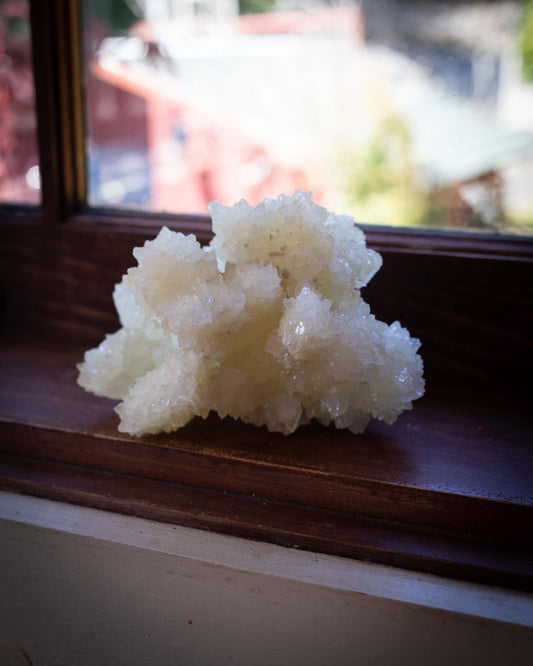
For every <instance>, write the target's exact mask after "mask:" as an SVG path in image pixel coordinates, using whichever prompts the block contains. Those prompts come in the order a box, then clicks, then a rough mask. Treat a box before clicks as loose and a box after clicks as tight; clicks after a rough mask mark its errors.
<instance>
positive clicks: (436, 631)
mask: <svg viewBox="0 0 533 666" xmlns="http://www.w3.org/2000/svg"><path fill="white" fill-rule="evenodd" d="M0 601H1V603H0V641H1V640H2V639H3V640H4V643H1V642H0V665H1V666H15V665H16V664H23V663H24V661H20V659H21V658H22V659H23V657H21V653H20V652H19V653H18V654H15V653H16V649H15V647H14V646H19V647H20V648H22V650H23V651H24V652H25V653H26V654H27V655H28V657H29V659H30V662H31V663H32V664H34V665H35V666H36V665H47V666H48V665H54V666H55V665H61V666H63V665H65V666H85V665H87V666H107V665H109V666H115V665H118V666H122V665H132V666H137V665H139V666H142V665H145V664H146V665H147V666H148V665H149V666H158V665H159V664H184V665H191V666H195V665H197V664H198V665H204V664H205V665H213V666H219V665H220V664H239V665H242V666H254V665H261V666H262V665H265V666H285V665H287V666H299V665H302V666H313V665H316V666H340V665H344V664H350V665H353V664H361V665H364V666H372V665H379V666H382V665H388V664H391V665H394V666H402V665H403V664H409V665H415V666H418V665H424V666H425V665H430V666H439V665H441V664H442V665H444V664H453V665H454V666H461V665H462V664H465V665H468V666H477V665H478V664H483V665H491V664H499V665H500V664H501V665H505V666H520V665H522V664H524V665H525V664H527V665H528V666H529V665H530V664H531V663H532V655H533V596H532V595H526V594H522V593H518V592H507V591H503V590H499V589H496V588H488V587H484V586H479V585H472V584H466V583H459V582H456V581H450V580H445V579H442V578H438V577H434V576H427V575H419V574H415V573H411V572H406V571H401V570H397V569H392V568H389V567H382V566H376V565H369V564H365V563H360V562H355V561H351V560H345V559H342V558H337V557H329V556H322V555H316V554H313V553H308V552H302V551H297V550H289V549H285V548H281V547H278V546H273V545H269V544H262V543H256V542H252V541H245V540H241V539H237V538H233V537H227V536H223V535H218V534H211V533H208V532H202V531H198V530H192V529H188V528H183V527H176V526H172V525H167V524H162V523H154V522H151V521H147V520H142V519H138V518H131V517H127V516H120V515H117V514H112V513H107V512H103V511H97V510H93V509H86V508H81V507H75V506H71V505H67V504H62V503H57V502H51V501H48V500H42V499H36V498H31V497H25V496H22V495H16V494H12V493H0ZM10 655H11V656H10ZM13 655H15V656H13Z"/></svg>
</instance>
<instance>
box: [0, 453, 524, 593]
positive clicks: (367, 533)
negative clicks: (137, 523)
mask: <svg viewBox="0 0 533 666" xmlns="http://www.w3.org/2000/svg"><path fill="white" fill-rule="evenodd" d="M0 487H1V488H3V489H6V490H12V491H17V492H21V493H25V494H32V495H38V496H41V497H47V498H50V499H54V500H59V501H66V502H70V503H74V504H81V505H84V506H89V507H93V508H98V509H104V510H108V511H116V512H119V513H124V514H128V515H134V516H138V517H141V518H147V519H150V520H158V521H164V522H167V523H171V524H172V523H174V524H178V525H184V526H187V527H194V528H197V529H204V530H211V531H215V532H220V533H223V534H231V535H234V536H239V537H243V538H249V539H255V540H259V541H268V542H270V543H275V544H278V545H281V546H285V547H289V548H302V549H304V550H309V551H312V552H317V553H326V554H329V555H337V556H341V557H350V558H354V559H359V560H364V561H367V562H374V563H377V564H384V565H388V566H395V567H401V568H405V569H410V570H414V571H420V572H425V573H431V574H435V575H440V576H448V577H453V578H455V579H463V580H467V581H470V582H477V583H485V584H489V585H496V586H502V587H507V588H515V589H519V590H522V591H532V590H533V570H532V565H531V562H532V556H533V550H532V549H531V547H529V546H521V547H520V548H517V547H516V546H513V545H512V544H508V543H505V542H504V541H502V540H498V539H489V540H487V539H481V540H480V539H476V538H474V537H471V536H470V537H465V536H464V535H461V534H454V533H450V532H441V531H438V530H432V529H428V528H423V527H422V528H421V527H416V526H408V525H404V524H401V523H396V522H391V521H380V520H375V519H372V518H367V517H364V516H358V515H354V514H350V513H346V512H338V511H327V510H324V509H318V508H316V507H306V506H301V505H296V504H290V503H284V502H276V501H272V500H269V499H265V498H259V497H253V496H250V495H238V494H235V493H228V492H217V491H212V490H209V489H205V488H197V487H194V486H190V485H182V484H178V483H169V482H167V483H164V482H161V481H156V480H153V479H149V478H146V477H133V476H129V475H124V474H117V473H114V472H106V473H105V474H103V473H102V472H101V470H95V469H90V468H86V467H77V466H72V465H65V464H62V463H53V462H49V461H41V460H32V459H29V458H19V457H13V456H5V455H2V454H0Z"/></svg>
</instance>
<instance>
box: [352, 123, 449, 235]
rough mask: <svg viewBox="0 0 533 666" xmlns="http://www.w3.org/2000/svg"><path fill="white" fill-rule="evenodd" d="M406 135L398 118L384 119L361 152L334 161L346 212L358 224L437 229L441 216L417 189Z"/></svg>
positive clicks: (438, 210)
mask: <svg viewBox="0 0 533 666" xmlns="http://www.w3.org/2000/svg"><path fill="white" fill-rule="evenodd" d="M410 151H411V141H410V137H409V133H408V132H407V129H406V127H405V125H404V124H403V123H402V121H401V120H400V118H398V117H397V116H396V115H394V114H392V113H387V114H385V115H384V116H383V117H382V119H381V121H380V122H379V124H378V126H377V129H376V131H375V133H374V134H373V136H372V137H371V139H370V140H369V141H368V142H367V143H366V144H365V145H364V146H362V147H354V146H351V147H346V148H345V149H344V151H343V152H342V153H341V155H340V156H339V169H340V174H341V179H342V182H343V190H344V199H345V203H346V206H347V209H348V210H349V211H350V214H352V215H353V216H354V217H355V218H356V219H357V220H358V221H360V222H379V223H381V224H388V225H391V224H392V225H399V226H414V225H424V226H442V224H443V211H442V210H441V209H440V207H439V206H438V205H436V204H435V203H434V202H432V200H431V199H430V198H429V197H427V196H426V195H425V194H423V193H421V192H420V191H419V190H418V188H417V183H416V178H415V173H414V168H413V165H412V163H411V158H410Z"/></svg>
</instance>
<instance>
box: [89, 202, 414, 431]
mask: <svg viewBox="0 0 533 666" xmlns="http://www.w3.org/2000/svg"><path fill="white" fill-rule="evenodd" d="M209 210H210V212H211V216H212V219H213V231H214V233H215V236H214V238H213V240H212V241H211V243H210V245H209V246H207V247H203V248H202V247H201V246H200V244H199V243H198V241H197V240H196V238H195V237H194V236H193V235H187V236H185V235H183V234H181V233H176V232H173V231H170V230H169V229H167V228H166V227H163V229H161V231H160V232H159V234H158V236H157V238H156V239H155V240H153V241H147V242H146V243H145V244H144V246H143V247H139V248H136V249H135V250H134V251H133V255H134V257H135V259H136V260H137V263H138V266H136V267H134V268H130V269H129V270H128V272H127V274H126V275H124V277H123V278H122V281H121V282H120V283H119V284H117V285H116V287H115V291H114V294H113V298H114V302H115V306H116V309H117V311H118V314H119V317H120V323H121V325H122V328H120V329H119V330H118V331H117V332H116V333H113V334H111V335H107V336H106V338H105V340H104V341H103V342H102V343H101V344H100V346H99V347H97V348H96V349H91V350H90V351H88V352H86V354H85V359H84V362H83V363H81V364H79V366H78V369H79V378H78V383H79V384H80V386H82V387H83V388H85V389H86V390H87V391H91V392H92V393H94V394H96V395H98V396H105V397H108V398H113V399H118V400H120V401H121V402H120V403H119V404H118V406H117V407H116V411H117V413H118V415H119V416H120V425H119V430H121V431H123V432H127V433H130V434H132V435H143V434H148V433H158V432H171V431H174V430H177V429H178V428H181V427H182V426H184V425H185V424H186V423H188V421H190V420H191V419H192V418H193V417H194V416H201V417H203V418H205V417H207V415H208V414H209V412H211V411H214V412H216V413H217V414H218V415H219V416H220V417H225V416H231V417H233V418H235V419H241V420H242V421H245V422H247V423H253V424H254V425H256V426H263V425H264V426H266V427H267V428H268V429H269V430H271V431H277V432H282V433H284V434H286V435H288V434H290V433H292V432H294V431H295V430H296V429H297V428H298V426H300V425H303V424H306V423H309V422H310V421H311V419H317V420H318V421H319V422H320V423H322V424H324V425H328V424H330V423H331V422H333V423H334V424H335V426H336V427H337V428H349V429H350V430H351V431H352V432H354V433H360V432H363V430H364V429H365V427H366V425H367V423H368V421H369V419H370V417H374V418H377V419H381V420H383V421H385V422H386V423H388V424H392V423H393V422H394V421H395V420H396V418H397V416H398V415H399V414H400V413H401V412H402V411H403V410H404V409H410V408H411V402H412V400H415V399H416V398H419V397H420V396H421V395H423V393H424V380H423V378H422V359H421V358H420V356H419V355H418V353H417V350H418V348H419V346H420V342H419V341H418V340H417V339H415V338H411V337H410V335H409V332H408V331H407V330H406V329H405V328H402V326H400V324H399V323H398V322H394V323H393V324H391V325H390V326H389V325H387V324H385V323H383V322H381V321H378V320H377V319H376V318H375V317H374V316H373V315H372V314H371V312H370V308H369V306H368V305H367V304H366V303H365V301H364V300H363V299H362V298H361V294H360V289H361V288H362V287H364V286H365V285H366V284H367V283H368V281H369V280H370V279H371V278H372V277H373V275H375V273H376V272H377V271H378V270H379V268H380V266H381V256H380V255H379V254H378V253H377V252H374V251H373V250H370V249H368V248H367V247H366V242H365V237H364V234H363V232H362V231H361V230H360V229H358V228H357V227H356V226H355V225H354V221H353V219H352V218H350V217H348V216H345V215H334V214H333V213H330V212H328V211H327V210H326V209H325V208H323V207H321V206H317V205H315V204H314V203H313V201H312V199H311V193H310V192H307V193H303V192H300V191H296V192H295V193H294V194H293V195H292V196H286V195H283V194H282V195H280V196H279V197H278V198H277V199H275V200H274V199H265V200H264V201H263V202H262V203H261V204H259V205H257V206H255V207H253V206H250V205H249V204H248V203H246V201H244V200H242V201H240V202H239V203H237V204H236V205H235V206H233V207H228V206H223V205H221V204H219V203H216V202H214V203H212V204H210V206H209Z"/></svg>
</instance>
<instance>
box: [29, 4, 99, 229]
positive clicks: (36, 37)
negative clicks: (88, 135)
mask: <svg viewBox="0 0 533 666" xmlns="http://www.w3.org/2000/svg"><path fill="white" fill-rule="evenodd" d="M30 11H31V23H32V26H33V30H32V52H33V68H34V78H35V90H36V110H37V128H38V138H39V163H40V172H41V191H42V207H41V210H42V215H43V221H44V222H45V223H46V225H47V226H49V227H50V226H52V227H53V226H55V225H56V224H57V223H58V222H63V221H64V220H65V219H67V218H68V216H69V215H71V214H72V213H73V212H74V211H75V210H76V209H77V208H78V207H79V206H81V204H82V203H83V201H84V200H85V187H86V186H85V183H86V178H85V139H84V116H83V94H82V76H81V52H82V50H81V35H80V29H79V2H77V0H30Z"/></svg>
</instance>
